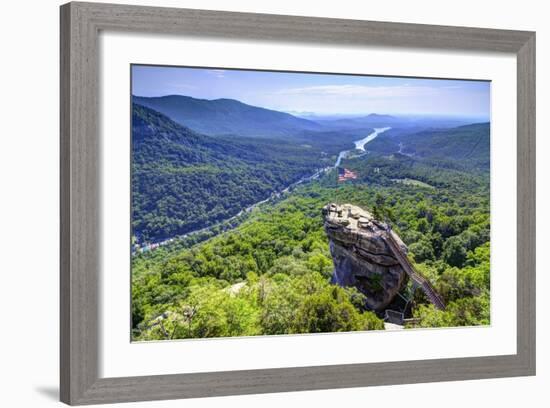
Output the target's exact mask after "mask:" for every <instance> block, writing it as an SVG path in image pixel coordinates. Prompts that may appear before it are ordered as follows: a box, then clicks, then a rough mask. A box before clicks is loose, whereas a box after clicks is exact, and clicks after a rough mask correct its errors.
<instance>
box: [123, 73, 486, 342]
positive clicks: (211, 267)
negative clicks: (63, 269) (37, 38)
mask: <svg viewBox="0 0 550 408" xmlns="http://www.w3.org/2000/svg"><path fill="white" fill-rule="evenodd" d="M129 68H130V78H131V79H130V82H131V94H130V95H129V99H130V113H131V114H130V118H129V120H130V123H131V135H130V136H131V139H130V140H131V141H130V143H131V149H130V150H131V164H130V166H131V198H130V201H131V211H130V213H131V231H130V234H129V237H128V239H129V246H130V251H129V255H128V256H130V257H131V328H130V330H131V335H130V337H131V340H132V341H134V342H145V341H163V340H182V339H206V338H222V337H243V336H269V335H305V334H319V333H335V332H357V331H369V330H391V331H395V330H421V329H422V330H424V329H433V328H440V329H449V328H455V327H464V326H489V325H490V324H491V319H490V316H491V314H490V303H491V298H490V283H491V279H490V252H491V250H490V241H491V239H490V238H491V232H490V231H491V227H490V224H491V214H490V175H491V174H490V169H491V154H490V150H491V149H490V146H491V82H490V81H488V80H480V79H475V78H421V77H398V76H385V75H383V73H378V72H377V73H369V72H365V73H361V74H355V73H354V74H349V73H324V72H323V73H320V72H292V71H268V70H254V69H235V68H223V67H186V66H164V65H145V64H131V65H130V67H129Z"/></svg>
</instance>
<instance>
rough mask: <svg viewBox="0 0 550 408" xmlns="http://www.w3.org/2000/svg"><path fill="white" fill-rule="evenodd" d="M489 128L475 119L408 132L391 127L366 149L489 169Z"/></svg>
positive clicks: (486, 124) (487, 124)
mask: <svg viewBox="0 0 550 408" xmlns="http://www.w3.org/2000/svg"><path fill="white" fill-rule="evenodd" d="M490 142H491V129H490V125H489V123H476V124H471V125H465V126H459V127H455V128H451V129H439V130H424V131H419V132H415V133H412V134H411V133H408V132H402V131H396V130H390V131H388V132H386V133H384V134H382V135H381V136H380V137H378V138H377V139H375V140H374V141H372V142H371V143H369V150H370V151H372V152H376V153H381V154H391V153H401V154H403V155H407V156H411V157H415V158H424V159H431V160H441V161H447V162H454V164H456V165H462V166H468V167H471V166H474V167H476V168H480V169H484V170H488V169H489V165H490V147H491V146H490Z"/></svg>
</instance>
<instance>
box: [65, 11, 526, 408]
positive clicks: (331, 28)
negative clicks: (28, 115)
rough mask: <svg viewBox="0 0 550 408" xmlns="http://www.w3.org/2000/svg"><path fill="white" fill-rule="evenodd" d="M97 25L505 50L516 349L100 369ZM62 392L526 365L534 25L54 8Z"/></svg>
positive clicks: (199, 390)
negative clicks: (131, 371)
mask: <svg viewBox="0 0 550 408" xmlns="http://www.w3.org/2000/svg"><path fill="white" fill-rule="evenodd" d="M101 30H108V31H127V32H139V33H163V34H176V35H182V36H201V37H223V38H226V39H227V38H229V39H254V40H265V41H281V40H284V41H291V42H302V43H321V44H333V45H334V44H335V45H339V44H340V45H348V46H356V47H361V46H366V45H379V46H399V47H414V48H432V49H448V50H470V51H472V50H476V51H482V52H504V53H514V54H515V55H516V56H517V211H518V213H517V215H518V220H517V233H518V240H517V255H518V257H517V354H515V355H506V356H487V357H472V358H452V359H437V360H420V361H400V362H388V363H371V364H346V365H331V366H317V367H298V368H279V369H260V370H247V371H228V372H215V373H201V374H175V375H156V376H144V377H126V378H100V377H99V374H98V373H99V367H98V363H99V352H98V329H99V321H98V319H99V311H98V300H99V285H98V278H99V267H100V263H99V256H100V251H99V248H100V237H101V231H100V228H99V213H98V208H99V205H98V201H99V193H100V186H99V163H100V161H101V157H100V149H99V134H98V131H99V124H98V112H99V106H98V103H99V97H98V92H99V88H98V83H99V78H98V75H99V63H98V61H99V55H98V51H99V50H98V34H99V32H100V31H101ZM60 45H61V89H60V92H61V95H60V96H61V112H60V127H61V142H60V149H61V163H60V171H61V176H60V177H61V180H60V181H61V192H60V194H61V196H60V200H61V208H60V210H61V214H60V215H61V234H60V235H61V236H60V239H61V249H60V251H61V253H60V263H61V268H60V269H61V271H60V272H61V279H60V289H61V307H60V309H61V310H60V312H61V317H60V319H61V324H60V327H61V329H60V330H61V333H60V334H61V344H60V347H61V361H60V364H61V366H60V372H61V374H60V382H61V385H60V387H61V401H63V402H65V403H67V404H71V405H73V404H74V405H78V404H95V403H114V402H127V401H142V400H155V399H174V398H194V397H207V396H221V395H234V394H255V393H268V392H282V391H299V390H317V389H328V388H347V387H364V386H373V385H388V384H404V383H419V382H432V381H453V380H467V379H481V378H495V377H510V376H526V375H534V374H535V33H534V32H526V31H509V30H494V29H482V28H462V27H445V26H434V25H417V24H401V23H383V22H371V21H357V20H340V19H325V18H311V17H294V16H283V15H266V14H248V13H234V12H219V11H204V10H189V9H173V8H157V7H141V6H127V5H113V4H95V3H69V4H66V5H63V6H61V44H60Z"/></svg>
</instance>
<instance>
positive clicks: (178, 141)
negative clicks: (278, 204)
mask: <svg viewBox="0 0 550 408" xmlns="http://www.w3.org/2000/svg"><path fill="white" fill-rule="evenodd" d="M132 155H133V157H132V192H133V194H132V211H133V217H132V220H133V222H132V226H133V233H134V235H135V236H136V237H137V238H138V239H140V240H141V241H143V240H152V241H156V240H160V239H162V238H166V237H170V236H173V235H176V234H183V233H186V232H188V231H191V230H194V229H199V228H203V227H206V226H208V225H211V224H214V223H216V222H218V221H219V220H222V219H225V218H228V217H231V216H233V215H235V214H237V213H238V212H239V211H240V210H242V209H243V208H245V207H247V206H248V205H250V204H252V203H255V202H257V201H259V200H262V199H264V198H266V197H267V196H269V194H270V193H271V192H272V191H274V190H277V189H281V188H284V187H285V186H287V185H288V184H290V183H292V182H294V181H296V180H297V179H299V178H301V177H303V176H304V175H308V174H311V173H312V172H313V171H314V169H316V168H318V167H321V166H323V165H327V164H329V163H330V161H331V159H330V158H328V157H326V156H323V157H324V158H323V157H322V155H321V150H320V149H319V148H316V147H315V146H311V145H297V144H292V143H288V142H283V141H277V142H275V141H272V140H269V139H254V140H252V139H249V138H243V137H237V136H235V137H231V138H229V139H224V138H214V137H209V136H205V135H201V134H199V133H196V132H194V131H192V130H190V129H188V128H186V127H183V126H181V125H179V124H177V123H175V122H174V121H172V120H170V119H169V118H168V117H166V116H165V115H162V114H160V113H158V112H155V111H153V110H151V109H148V108H146V107H143V106H140V105H138V104H133V107H132Z"/></svg>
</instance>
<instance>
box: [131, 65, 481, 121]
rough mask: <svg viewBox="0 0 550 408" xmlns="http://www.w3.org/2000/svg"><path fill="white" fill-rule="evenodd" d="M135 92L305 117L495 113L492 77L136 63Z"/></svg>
mask: <svg viewBox="0 0 550 408" xmlns="http://www.w3.org/2000/svg"><path fill="white" fill-rule="evenodd" d="M132 94H133V95H135V96H142V97H162V96H169V95H180V96H188V97H192V98H196V99H206V100H215V99H235V100H238V101H240V102H242V103H245V104H248V105H253V106H258V107H262V108H266V109H272V110H277V111H283V112H287V113H290V114H292V115H295V116H300V117H306V118H307V117H317V118H323V117H333V118H338V117H342V118H344V117H357V116H364V115H369V114H373V113H374V114H386V115H396V116H409V117H410V116H443V117H462V118H472V119H476V120H481V121H484V120H485V121H489V119H490V82H489V81H473V80H449V79H425V78H403V77H384V76H366V75H346V74H317V73H296V72H292V73H290V72H277V71H251V70H236V69H211V68H190V67H166V66H148V65H132Z"/></svg>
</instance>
